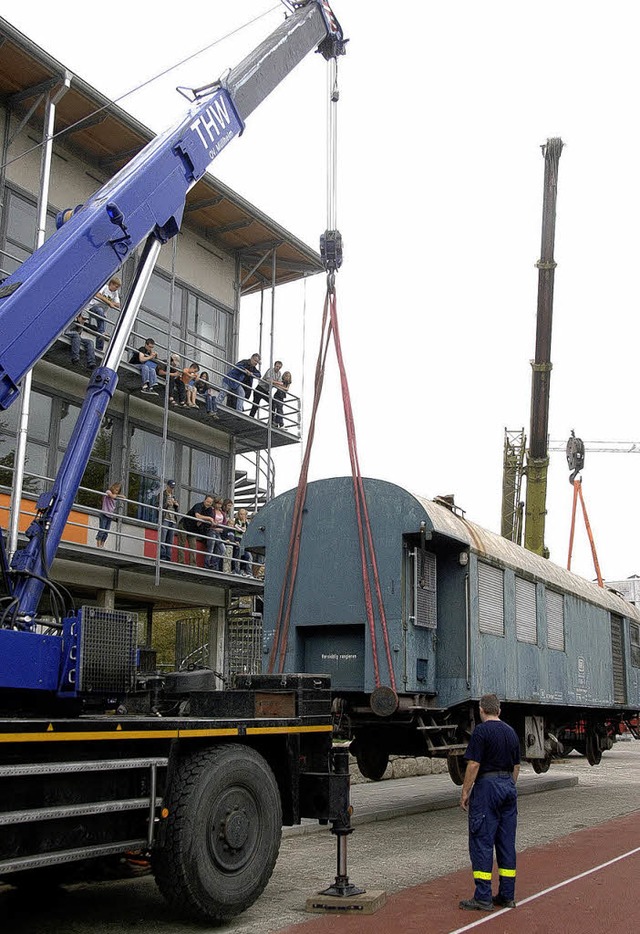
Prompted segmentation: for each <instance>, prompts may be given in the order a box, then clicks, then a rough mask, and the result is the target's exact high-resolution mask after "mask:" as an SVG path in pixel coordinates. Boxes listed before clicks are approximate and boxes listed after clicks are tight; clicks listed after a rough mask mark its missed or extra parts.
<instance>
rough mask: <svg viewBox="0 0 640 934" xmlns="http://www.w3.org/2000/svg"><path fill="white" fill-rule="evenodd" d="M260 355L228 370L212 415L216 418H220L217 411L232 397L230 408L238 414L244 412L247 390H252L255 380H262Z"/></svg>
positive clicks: (255, 355)
mask: <svg viewBox="0 0 640 934" xmlns="http://www.w3.org/2000/svg"><path fill="white" fill-rule="evenodd" d="M259 363H260V354H259V353H254V354H252V355H251V357H250V358H249V359H248V360H239V361H238V363H236V365H235V366H232V367H231V369H230V370H228V372H227V375H226V376H223V377H222V389H221V390H220V392H219V393H218V395H217V396H216V398H215V401H214V404H213V411H212V412H211V413H210V414H211V415H212V416H213V417H214V418H217V417H218V413H217V409H218V406H219V405H222V403H223V402H224V400H225V399H226V398H227V397H228V396H231V402H230V406H231V408H234V409H235V410H236V411H237V412H242V408H243V403H244V399H245V395H246V392H245V389H247V388H248V389H249V391H250V390H251V386H252V385H253V380H254V379H260V370H259V369H258V364H259Z"/></svg>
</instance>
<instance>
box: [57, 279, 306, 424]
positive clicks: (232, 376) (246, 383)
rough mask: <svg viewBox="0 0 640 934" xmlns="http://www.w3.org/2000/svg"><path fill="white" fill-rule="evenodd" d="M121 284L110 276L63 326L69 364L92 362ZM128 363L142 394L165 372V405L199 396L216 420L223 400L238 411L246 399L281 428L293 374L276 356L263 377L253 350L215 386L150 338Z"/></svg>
mask: <svg viewBox="0 0 640 934" xmlns="http://www.w3.org/2000/svg"><path fill="white" fill-rule="evenodd" d="M121 285H122V282H121V280H120V278H119V277H118V276H112V277H111V279H109V281H108V282H107V283H105V285H104V286H103V287H102V288H101V289H100V291H99V292H97V293H96V294H95V295H94V297H93V298H92V299H91V301H90V302H89V304H88V305H87V307H86V308H83V310H82V311H81V312H80V313H79V314H78V315H77V316H76V318H75V320H74V321H73V323H72V324H71V326H70V327H69V328H68V329H67V330H66V331H65V336H66V337H68V338H69V346H70V352H71V363H72V364H73V365H80V364H81V353H82V352H84V355H85V362H84V365H85V367H86V368H87V369H89V370H93V368H94V367H95V365H96V351H98V352H99V353H100V352H102V350H103V349H104V344H105V341H108V340H109V335H108V334H106V323H107V312H108V309H109V308H114V309H119V308H120V287H121ZM94 337H95V343H94ZM129 363H130V364H131V365H132V366H134V367H136V368H138V369H139V371H140V380H141V392H142V393H144V394H145V395H157V394H158V391H157V388H156V387H157V385H158V377H164V378H165V379H166V385H167V392H168V396H169V404H170V405H174V406H179V407H181V408H190V409H194V408H197V407H198V396H202V397H203V398H204V402H205V407H206V415H208V416H210V417H211V418H213V419H217V418H219V415H218V406H220V405H223V404H224V403H225V401H226V404H227V405H228V406H229V408H232V409H235V411H237V412H244V406H245V402H250V403H252V404H251V408H250V410H249V412H248V414H249V415H250V416H251V418H256V417H257V416H258V413H259V411H260V408H261V406H265V407H266V410H267V412H268V411H269V407H271V417H272V423H273V425H274V426H275V427H276V428H284V424H285V418H284V401H285V398H286V394H287V392H288V391H289V387H290V386H291V379H292V378H291V373H290V372H289V371H288V370H285V371H284V372H283V371H282V361H281V360H276V361H275V363H274V364H273V366H272V367H270V368H269V369H268V370H267V372H266V373H265V374H264V376H263V375H262V374H261V372H260V369H259V367H260V363H261V359H260V354H258V353H254V354H252V355H251V357H248V358H246V359H244V360H239V361H238V362H237V363H236V364H235V365H234V366H232V367H231V368H230V369H229V370H228V371H227V373H226V374H225V375H224V376H223V377H222V386H221V387H220V388H218V387H216V386H215V385H214V384H213V382H212V381H211V379H210V377H209V374H208V373H207V371H206V370H203V371H202V372H201V371H200V367H199V365H198V364H197V363H195V362H194V363H190V364H189V365H188V366H182V365H181V363H180V358H179V357H178V355H177V354H171V356H170V357H169V360H168V361H166V362H162V361H160V360H159V359H158V353H157V351H156V348H155V341H154V339H153V338H152V337H148V338H147V339H146V340H145V342H144V344H142V346H140V347H138V348H137V349H136V350H133V351H132V352H131V354H130V357H129ZM254 383H255V385H254ZM272 392H273V395H272ZM252 396H253V399H252Z"/></svg>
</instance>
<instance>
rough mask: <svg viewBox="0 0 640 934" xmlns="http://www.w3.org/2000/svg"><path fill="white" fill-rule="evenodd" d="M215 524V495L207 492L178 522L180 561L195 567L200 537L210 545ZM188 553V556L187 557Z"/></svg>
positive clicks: (206, 544)
mask: <svg viewBox="0 0 640 934" xmlns="http://www.w3.org/2000/svg"><path fill="white" fill-rule="evenodd" d="M212 526H213V496H211V494H207V496H205V498H204V499H203V500H202V502H199V503H194V505H193V506H192V507H191V509H190V510H189V512H188V513H187V514H186V516H183V517H182V518H181V519H180V522H179V523H178V562H179V563H180V564H187V562H188V563H189V564H190V565H191V566H192V567H195V565H196V563H197V562H196V549H197V541H198V538H199V539H200V540H201V541H202V542H204V544H205V547H207V546H208V539H209V534H210V532H211V528H212ZM187 554H188V558H187Z"/></svg>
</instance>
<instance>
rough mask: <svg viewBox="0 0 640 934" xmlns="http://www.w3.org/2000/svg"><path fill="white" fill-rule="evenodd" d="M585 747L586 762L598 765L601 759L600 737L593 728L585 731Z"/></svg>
mask: <svg viewBox="0 0 640 934" xmlns="http://www.w3.org/2000/svg"><path fill="white" fill-rule="evenodd" d="M585 747H586V748H585V752H586V756H587V762H588V763H589V765H600V760H601V759H602V749H601V748H600V737H599V736H598V734H597V733H596V732H595V730H590V731H589V732H588V733H587V740H586V743H585Z"/></svg>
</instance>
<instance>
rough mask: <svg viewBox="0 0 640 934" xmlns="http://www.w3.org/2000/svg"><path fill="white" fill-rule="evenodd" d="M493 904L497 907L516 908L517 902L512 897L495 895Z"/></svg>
mask: <svg viewBox="0 0 640 934" xmlns="http://www.w3.org/2000/svg"><path fill="white" fill-rule="evenodd" d="M492 901H493V904H494V905H495V906H496V908H515V907H516V903H515V902H514V900H513V899H512V898H505V897H504V895H494V896H493V899H492Z"/></svg>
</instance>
